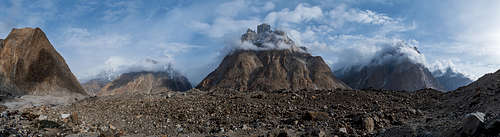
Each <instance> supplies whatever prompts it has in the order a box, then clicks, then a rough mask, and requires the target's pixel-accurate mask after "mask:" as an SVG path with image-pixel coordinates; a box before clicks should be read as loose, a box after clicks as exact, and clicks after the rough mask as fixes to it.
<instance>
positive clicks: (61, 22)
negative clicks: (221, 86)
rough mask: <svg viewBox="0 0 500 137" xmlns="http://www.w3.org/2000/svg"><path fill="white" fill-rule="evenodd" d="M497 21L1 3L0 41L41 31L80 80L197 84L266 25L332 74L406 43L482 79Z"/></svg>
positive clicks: (426, 2) (299, 8) (48, 1)
mask: <svg viewBox="0 0 500 137" xmlns="http://www.w3.org/2000/svg"><path fill="white" fill-rule="evenodd" d="M498 13H500V1H497V0H475V1H471V0H440V1H436V0H418V1H415V0H372V1H369V0H314V1H304V0H233V1H226V0H210V1H208V0H148V1H142V0H123V1H118V0H0V38H5V37H6V36H7V35H8V33H9V32H10V31H11V29H12V28H22V27H40V28H41V29H42V30H43V31H44V32H45V33H46V35H47V36H48V38H49V40H50V41H51V43H52V45H54V47H55V48H56V50H57V51H58V52H59V53H60V54H61V55H62V56H63V57H64V58H65V60H66V62H67V63H68V65H69V67H70V69H71V70H72V72H73V73H74V74H75V75H76V76H77V77H78V79H79V80H81V81H85V80H89V79H91V78H94V77H96V76H99V75H102V72H115V71H116V72H124V71H130V70H140V69H144V70H148V69H157V68H158V66H154V65H150V64H149V65H148V62H149V63H150V62H151V61H148V60H151V59H152V60H156V61H158V62H160V64H172V66H173V67H174V68H175V69H177V70H178V71H179V72H181V73H182V74H184V75H185V76H187V77H188V79H190V81H191V82H192V83H193V84H194V85H196V84H197V83H198V82H199V81H201V80H202V79H203V78H204V77H205V76H206V75H208V73H210V72H211V71H213V70H214V69H215V68H216V67H217V66H218V63H220V61H221V60H222V59H223V57H224V56H225V55H226V54H227V53H228V50H230V49H232V48H234V47H235V44H234V43H235V41H238V40H239V37H240V36H241V35H242V34H243V33H244V32H246V30H247V29H248V28H251V29H254V30H255V29H256V26H257V25H258V24H261V23H267V24H270V25H271V27H272V28H273V29H279V30H283V31H285V32H287V34H288V35H289V37H291V38H292V39H293V40H294V41H295V42H296V43H297V44H298V45H300V46H304V47H307V48H308V50H309V52H310V53H311V54H312V55H314V56H322V57H323V59H324V60H325V61H326V62H327V63H328V64H329V65H330V67H331V68H332V69H333V70H336V69H340V68H343V67H348V66H351V65H356V64H363V63H366V62H368V61H369V60H370V59H371V58H372V57H373V56H374V55H375V54H376V53H377V51H380V50H382V49H384V48H385V47H387V46H390V45H394V44H395V43H401V42H403V43H406V44H408V45H411V46H415V47H417V48H418V50H419V51H420V52H421V53H422V54H423V58H422V59H420V58H419V59H420V60H419V62H421V63H422V64H424V65H426V66H427V67H428V68H429V69H431V70H437V69H444V68H446V67H451V68H453V69H454V70H456V71H459V72H462V73H464V74H466V75H467V76H468V77H470V78H472V79H477V78H479V77H480V76H482V75H484V74H486V73H491V72H495V71H496V70H498V69H500V52H498V51H500V45H499V44H500V15H499V14H498ZM131 68H133V69H131Z"/></svg>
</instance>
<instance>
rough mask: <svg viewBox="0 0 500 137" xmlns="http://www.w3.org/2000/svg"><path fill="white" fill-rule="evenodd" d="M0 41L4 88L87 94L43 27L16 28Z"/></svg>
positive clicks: (0, 76) (0, 85) (0, 80)
mask: <svg viewBox="0 0 500 137" xmlns="http://www.w3.org/2000/svg"><path fill="white" fill-rule="evenodd" d="M0 43H2V44H0V47H1V49H0V88H1V89H2V91H4V92H7V93H8V94H12V95H24V94H30V95H56V96H63V95H73V94H81V95H86V93H85V91H84V90H83V88H82V87H81V85H80V83H79V82H78V80H77V79H76V77H75V76H74V75H73V73H71V71H70V69H69V67H68V65H67V64H66V62H65V61H64V59H63V58H62V56H61V55H59V53H58V52H57V51H56V50H55V49H54V47H53V46H52V45H51V44H50V42H49V40H48V39H47V37H46V36H45V34H44V32H43V31H42V30H41V29H39V28H35V29H32V28H23V29H13V30H12V32H11V33H10V34H9V35H8V36H7V38H6V39H5V40H3V41H0Z"/></svg>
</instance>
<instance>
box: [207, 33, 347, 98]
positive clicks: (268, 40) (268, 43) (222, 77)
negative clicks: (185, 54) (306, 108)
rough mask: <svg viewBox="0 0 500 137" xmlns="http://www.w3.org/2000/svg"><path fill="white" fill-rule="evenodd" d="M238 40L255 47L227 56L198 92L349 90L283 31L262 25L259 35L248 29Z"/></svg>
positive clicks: (238, 50)
mask: <svg viewBox="0 0 500 137" xmlns="http://www.w3.org/2000/svg"><path fill="white" fill-rule="evenodd" d="M241 40H242V43H244V44H248V43H250V44H252V45H251V46H254V47H252V48H250V49H251V50H242V49H237V50H236V51H234V52H233V53H231V54H229V55H227V56H226V57H225V58H224V59H223V61H222V63H221V64H220V65H219V67H218V68H217V69H216V70H215V71H213V72H212V73H210V74H209V75H208V76H207V77H206V78H205V79H204V80H203V81H202V82H201V83H200V84H199V85H198V86H197V88H199V89H201V90H213V89H218V88H225V89H236V90H266V91H267V90H278V89H293V90H298V89H335V88H341V89H349V87H348V86H347V85H345V84H344V83H343V82H341V81H339V80H337V79H336V78H335V77H334V76H333V75H332V72H331V70H330V68H329V67H328V65H327V64H326V63H325V62H324V61H323V59H322V58H321V57H318V56H311V55H310V54H309V53H306V52H305V51H304V48H298V47H297V46H296V45H295V43H294V42H293V41H292V40H291V39H290V38H288V36H286V33H284V32H283V31H272V30H271V29H270V26H269V25H267V24H262V25H259V26H258V33H255V32H254V31H253V30H250V29H249V30H248V31H247V33H245V34H243V36H242V38H241Z"/></svg>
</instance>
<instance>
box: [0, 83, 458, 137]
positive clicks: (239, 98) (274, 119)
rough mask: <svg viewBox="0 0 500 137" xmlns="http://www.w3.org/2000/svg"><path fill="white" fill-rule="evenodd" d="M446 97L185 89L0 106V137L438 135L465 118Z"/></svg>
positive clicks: (433, 93) (436, 94)
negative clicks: (450, 110) (449, 105)
mask: <svg viewBox="0 0 500 137" xmlns="http://www.w3.org/2000/svg"><path fill="white" fill-rule="evenodd" d="M443 95H444V93H441V92H438V91H434V90H421V91H417V92H411V93H409V92H398V91H382V90H366V91H359V90H317V91H305V90H304V91H274V92H263V91H244V92H239V91H230V90H219V91H211V92H205V91H198V90H190V91H188V92H171V91H163V92H156V93H152V94H133V95H114V96H105V97H91V98H87V99H83V100H79V101H77V102H75V103H72V104H69V105H41V106H32V107H28V108H24V109H20V110H12V109H9V110H5V108H3V107H0V111H3V112H2V113H1V118H0V137H3V136H16V135H17V136H38V135H39V136H283V135H286V136H327V137H330V136H339V137H342V136H441V133H443V132H444V131H447V130H449V129H451V128H450V127H449V125H458V124H460V123H461V119H462V118H463V116H456V118H448V117H450V115H452V113H450V114H448V113H447V112H443V111H441V110H443V109H442V106H444V105H442V102H443V99H442V97H443ZM444 117H447V118H444ZM457 119H460V120H457Z"/></svg>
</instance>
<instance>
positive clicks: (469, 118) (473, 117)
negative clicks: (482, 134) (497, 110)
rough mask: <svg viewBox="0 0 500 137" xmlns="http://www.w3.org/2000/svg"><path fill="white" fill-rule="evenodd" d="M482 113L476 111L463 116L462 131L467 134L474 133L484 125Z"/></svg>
mask: <svg viewBox="0 0 500 137" xmlns="http://www.w3.org/2000/svg"><path fill="white" fill-rule="evenodd" d="M484 116H485V115H484V113H481V112H476V113H470V114H467V115H466V116H465V119H464V122H463V127H462V133H463V134H465V135H468V136H472V135H475V134H476V133H477V131H478V130H481V128H482V127H483V126H484Z"/></svg>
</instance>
